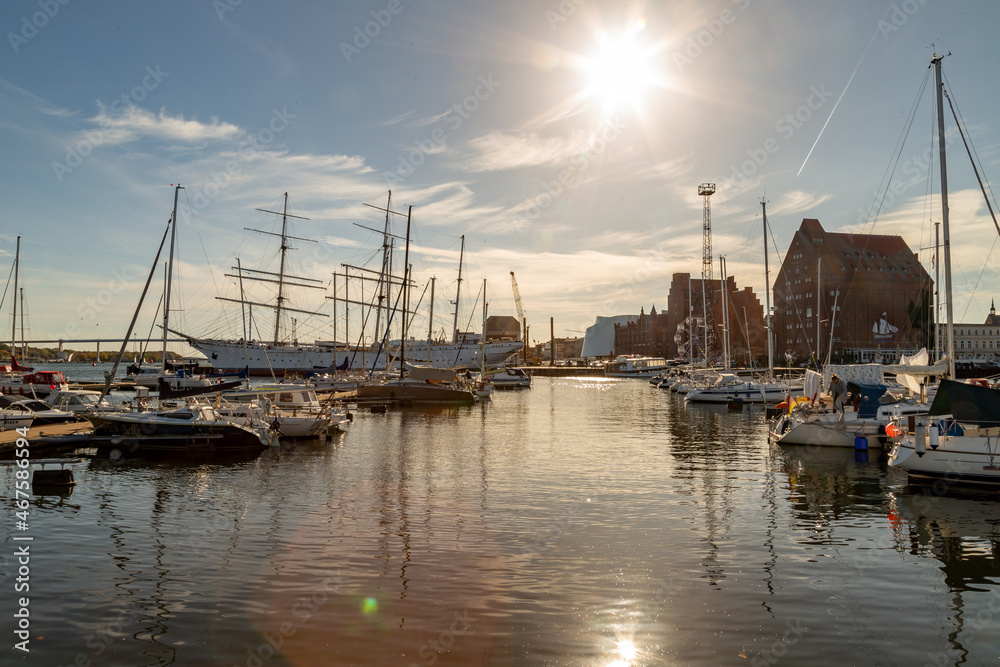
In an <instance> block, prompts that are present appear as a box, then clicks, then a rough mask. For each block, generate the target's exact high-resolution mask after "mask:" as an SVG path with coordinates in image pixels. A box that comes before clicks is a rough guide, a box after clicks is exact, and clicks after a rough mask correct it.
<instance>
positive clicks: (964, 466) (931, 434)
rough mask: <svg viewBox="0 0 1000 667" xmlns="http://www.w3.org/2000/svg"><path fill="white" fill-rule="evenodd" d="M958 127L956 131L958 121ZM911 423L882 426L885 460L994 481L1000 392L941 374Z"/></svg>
mask: <svg viewBox="0 0 1000 667" xmlns="http://www.w3.org/2000/svg"><path fill="white" fill-rule="evenodd" d="M942 57H943V56H942ZM942 57H938V56H937V54H935V55H934V57H933V59H932V60H931V64H932V66H933V67H934V82H935V88H936V93H937V99H936V101H937V123H938V128H937V129H938V147H939V152H940V156H941V157H940V163H941V217H942V220H941V228H942V231H943V234H944V273H945V294H946V299H947V301H946V304H947V308H946V312H947V325H946V328H945V331H946V349H947V353H948V377H950V378H954V377H955V338H954V315H953V308H952V302H953V299H952V280H951V241H950V238H951V233H950V226H949V219H948V175H947V163H946V161H945V133H944V106H943V92H944V87H943V84H942V76H941V58H942ZM959 131H960V132H961V127H959ZM977 176H978V171H977ZM987 206H988V207H989V209H990V213H991V214H992V212H993V209H992V206H990V204H989V200H988V199H987ZM994 221H995V217H994ZM912 423H913V427H912V428H910V424H909V423H901V424H892V425H890V426H889V427H887V428H886V433H887V434H888V435H889V436H890V437H892V438H894V439H895V440H896V442H895V445H894V446H893V449H892V452H891V453H890V455H889V465H891V466H893V467H896V468H900V469H902V470H905V471H906V472H907V474H908V475H909V477H910V478H911V479H912V480H914V481H918V482H922V481H937V480H942V481H944V482H946V483H947V484H956V485H960V486H964V485H973V486H988V487H996V486H998V485H1000V392H997V391H996V390H994V389H989V388H987V387H980V386H976V385H967V384H963V383H959V382H955V381H954V380H947V379H943V380H941V383H940V385H939V386H938V391H937V395H936V396H935V397H934V401H933V402H932V403H931V407H930V410H928V413H927V417H925V418H921V419H915V420H913V422H912Z"/></svg>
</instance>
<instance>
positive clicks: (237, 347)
mask: <svg viewBox="0 0 1000 667" xmlns="http://www.w3.org/2000/svg"><path fill="white" fill-rule="evenodd" d="M188 343H189V344H190V345H191V347H193V348H195V349H196V350H198V351H199V352H201V353H202V354H204V355H205V356H206V357H207V359H208V363H209V364H210V365H211V366H212V368H214V369H215V370H216V371H217V372H220V373H226V372H238V371H241V370H244V369H247V370H248V371H249V373H250V375H253V376H267V377H270V376H271V375H272V373H273V374H274V375H285V374H288V373H317V372H322V371H327V370H332V369H334V368H344V367H345V362H346V368H348V369H351V370H371V368H372V366H373V365H374V366H377V369H383V368H385V365H386V356H385V353H384V352H383V353H382V355H380V356H378V358H376V354H375V353H374V352H373V351H372V350H363V351H362V350H345V349H344V348H343V347H340V348H337V347H334V346H333V345H329V344H323V343H316V344H313V345H262V344H259V343H254V344H251V345H246V346H245V345H243V344H242V343H240V342H238V341H215V340H199V339H193V338H191V339H188ZM520 349H521V342H520V341H502V342H494V343H487V344H486V352H485V365H488V366H493V365H499V364H502V363H503V362H504V361H505V360H506V359H508V358H510V357H511V356H513V355H514V354H516V353H517V352H518V350H520ZM482 356H483V355H480V353H479V346H478V345H477V346H475V347H472V346H469V345H431V346H430V347H428V346H427V344H426V343H407V345H406V360H407V362H413V363H415V364H419V365H427V366H434V367H437V368H479V367H480V366H481V365H483V363H484V362H483V361H482Z"/></svg>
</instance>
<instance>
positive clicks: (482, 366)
mask: <svg viewBox="0 0 1000 667" xmlns="http://www.w3.org/2000/svg"><path fill="white" fill-rule="evenodd" d="M487 305H488V304H487V303H486V278H483V337H482V338H480V339H479V372H480V374H481V375H482V377H481V378H480V380H484V379H485V377H486V307H487Z"/></svg>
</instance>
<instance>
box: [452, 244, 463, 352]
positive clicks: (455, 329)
mask: <svg viewBox="0 0 1000 667" xmlns="http://www.w3.org/2000/svg"><path fill="white" fill-rule="evenodd" d="M464 258H465V234H462V249H461V251H460V252H459V253H458V287H457V288H456V290H455V322H454V324H452V327H451V329H452V333H453V334H454V338H453V339H452V342H454V343H456V344H457V343H458V300H459V298H461V296H462V260H463V259H464Z"/></svg>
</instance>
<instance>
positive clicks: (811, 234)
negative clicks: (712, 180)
mask: <svg viewBox="0 0 1000 667" xmlns="http://www.w3.org/2000/svg"><path fill="white" fill-rule="evenodd" d="M817 257H818V258H819V259H820V260H821V267H820V268H821V271H822V274H823V275H822V278H823V280H824V281H827V280H840V281H852V280H853V281H867V280H874V281H878V282H880V283H885V282H907V283H911V282H914V281H918V282H924V281H929V280H930V276H929V275H928V274H927V271H926V270H925V269H924V267H923V265H922V264H921V263H920V261H919V260H918V259H917V255H916V254H915V253H914V252H913V251H911V250H910V248H909V246H907V245H906V241H904V240H903V237H901V236H894V235H887V234H845V233H839V232H828V231H826V230H824V229H823V226H822V225H821V224H820V222H819V220H816V219H815V218H804V219H803V220H802V224H801V226H800V227H799V229H798V231H797V232H795V236H794V237H793V239H792V243H791V245H789V247H788V253H787V254H786V255H785V261H784V262H782V265H781V271H780V272H779V274H778V278H777V280H776V282H775V287H776V288H778V289H780V288H781V287H783V286H784V283H785V282H786V281H792V274H793V273H794V271H795V270H796V268H798V267H796V262H797V261H798V260H799V259H806V258H808V259H809V262H808V266H810V267H813V266H815V261H816V258H817Z"/></svg>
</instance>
